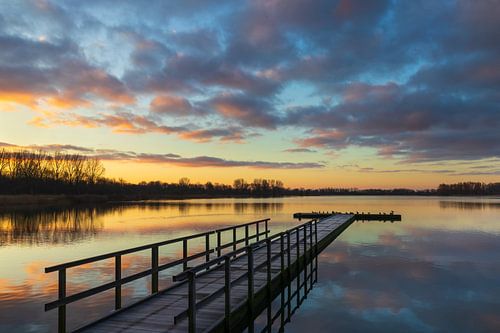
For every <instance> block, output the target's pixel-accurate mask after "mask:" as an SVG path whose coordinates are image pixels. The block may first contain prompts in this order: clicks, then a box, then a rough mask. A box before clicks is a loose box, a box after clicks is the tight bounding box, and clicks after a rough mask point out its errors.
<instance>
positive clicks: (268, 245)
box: [266, 238, 273, 332]
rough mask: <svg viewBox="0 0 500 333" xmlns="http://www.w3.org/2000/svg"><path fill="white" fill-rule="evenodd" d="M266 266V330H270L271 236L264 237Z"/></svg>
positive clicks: (271, 324) (271, 325)
mask: <svg viewBox="0 0 500 333" xmlns="http://www.w3.org/2000/svg"><path fill="white" fill-rule="evenodd" d="M266 249H267V251H266V252H267V253H266V257H267V258H266V266H267V269H266V271H267V331H268V332H271V330H272V327H273V319H272V318H273V316H272V315H273V314H272V307H271V301H272V299H271V238H267V239H266Z"/></svg>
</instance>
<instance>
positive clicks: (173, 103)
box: [150, 95, 202, 116]
mask: <svg viewBox="0 0 500 333" xmlns="http://www.w3.org/2000/svg"><path fill="white" fill-rule="evenodd" d="M150 109H151V111H152V112H154V113H157V114H165V115H177V116H191V115H193V114H196V113H202V110H200V109H197V108H195V107H193V105H191V103H190V102H189V101H188V100H187V99H186V98H183V97H178V96H170V95H161V96H156V97H155V98H154V99H153V100H152V101H151V103H150Z"/></svg>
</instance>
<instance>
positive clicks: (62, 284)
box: [57, 268, 66, 333]
mask: <svg viewBox="0 0 500 333" xmlns="http://www.w3.org/2000/svg"><path fill="white" fill-rule="evenodd" d="M58 274H59V276H58V283H59V292H58V294H59V295H58V296H59V301H62V300H63V299H64V298H66V268H62V269H60V270H59V271H58ZM57 311H58V313H57V315H58V318H57V319H58V320H57V330H58V332H59V333H66V305H59V306H58V308H57Z"/></svg>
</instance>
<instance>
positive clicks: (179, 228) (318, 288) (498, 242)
mask: <svg viewBox="0 0 500 333" xmlns="http://www.w3.org/2000/svg"><path fill="white" fill-rule="evenodd" d="M312 210H325V211H326V210H337V211H365V212H366V211H371V212H379V211H386V212H387V211H391V210H394V211H395V212H397V213H401V214H403V221H402V222H395V223H382V222H365V223H362V222H356V223H354V224H353V225H352V226H351V227H349V228H348V229H347V230H346V231H345V232H344V233H343V234H342V235H341V236H340V237H339V238H338V239H337V240H336V241H335V242H334V243H332V244H331V245H330V246H329V247H328V248H327V249H326V250H325V251H324V252H323V253H322V254H321V255H320V257H319V280H318V282H317V283H316V284H315V285H314V288H313V289H312V291H311V292H310V293H309V294H308V297H307V299H306V300H304V302H303V303H302V305H301V306H300V308H299V309H298V310H297V311H296V313H295V314H294V316H293V317H292V320H291V322H290V323H289V324H287V325H286V326H285V331H287V332H333V331H334V332H368V331H369V332H500V199H498V198H481V199H477V198H435V197H434V198H420V197H306V198H279V199H213V200H188V201H168V202H167V201H165V202H161V203H154V204H150V203H143V204H130V205H107V206H99V207H81V208H78V209H63V208H61V209H44V210H22V211H20V210H16V211H3V212H0V332H53V331H55V329H56V318H57V317H56V315H57V311H51V312H47V313H46V312H44V311H43V304H44V303H46V302H49V301H52V300H55V298H56V295H57V280H56V274H55V273H51V274H45V273H43V268H44V267H46V266H49V265H53V264H57V263H61V262H65V261H69V260H74V259H79V258H83V257H88V256H92V255H96V254H101V253H103V252H110V251H114V250H119V249H123V248H127V247H133V246H136V245H142V244H145V243H151V242H155V241H160V240H164V239H168V238H174V237H179V236H183V235H188V234H191V233H195V232H201V231H205V230H211V229H215V228H219V227H222V226H227V225H230V224H238V223H243V222H246V221H251V220H255V219H260V218H264V217H271V218H272V221H271V223H270V227H271V230H272V231H273V232H277V231H281V230H283V229H286V228H287V227H290V226H292V225H295V224H297V223H298V222H297V221H294V220H293V219H292V214H293V213H294V212H299V211H305V212H307V211H312ZM179 251H180V249H178V248H170V249H165V250H164V253H161V255H163V256H165V257H175V256H176V255H179ZM148 265H149V257H148V253H146V252H145V253H142V254H141V253H140V254H134V255H130V256H127V257H124V258H123V266H124V273H123V275H124V276H125V275H128V274H132V273H134V272H138V271H140V270H143V269H146V268H148ZM172 273H175V272H167V274H172ZM68 274H69V275H68V284H69V294H71V293H72V292H76V291H81V290H84V289H87V288H90V287H93V286H97V285H99V284H102V283H105V282H109V281H111V279H112V276H113V266H112V262H111V261H109V262H102V263H100V264H99V265H93V266H87V267H84V268H76V269H70V270H69V271H68ZM148 283H149V280H148V279H143V280H140V281H137V282H135V283H132V284H130V285H129V286H127V287H126V288H124V290H123V295H124V296H125V304H127V303H129V302H132V301H133V300H136V299H139V298H141V297H143V296H145V295H147V294H148V286H149V284H148ZM169 283H170V280H169V278H168V276H165V277H164V278H163V279H162V280H161V281H160V286H163V287H165V286H167V285H168V284H169ZM112 306H113V294H112V293H104V294H102V295H98V296H94V297H92V298H89V299H87V300H84V301H81V302H77V303H75V304H72V305H70V306H69V307H68V312H69V318H68V320H69V323H70V328H75V327H78V326H79V325H81V324H84V323H86V322H88V321H89V320H92V319H93V318H97V317H99V316H100V315H102V314H105V313H107V312H108V311H110V310H111V309H112ZM82 313H84V315H82ZM256 327H259V326H258V325H257V326H256Z"/></svg>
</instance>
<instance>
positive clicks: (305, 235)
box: [304, 224, 308, 298]
mask: <svg viewBox="0 0 500 333" xmlns="http://www.w3.org/2000/svg"><path fill="white" fill-rule="evenodd" d="M307 258H308V257H307V224H306V225H304V298H307Z"/></svg>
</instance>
